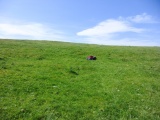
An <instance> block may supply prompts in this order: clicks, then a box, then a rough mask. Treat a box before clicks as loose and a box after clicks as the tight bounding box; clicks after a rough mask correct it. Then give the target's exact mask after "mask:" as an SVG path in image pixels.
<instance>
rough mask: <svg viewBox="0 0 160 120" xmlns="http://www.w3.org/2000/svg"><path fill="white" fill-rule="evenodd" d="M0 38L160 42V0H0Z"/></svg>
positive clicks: (105, 43) (81, 41)
mask: <svg viewBox="0 0 160 120" xmlns="http://www.w3.org/2000/svg"><path fill="white" fill-rule="evenodd" d="M0 38H12V39H31V40H52V41H64V42H75V43H89V44H101V45H127V46H128V45H129V46H160V0H0Z"/></svg>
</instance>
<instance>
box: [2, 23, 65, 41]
mask: <svg viewBox="0 0 160 120" xmlns="http://www.w3.org/2000/svg"><path fill="white" fill-rule="evenodd" d="M0 38H11V39H35V40H36V39H38V40H57V41H58V40H64V38H65V37H64V33H63V32H61V31H58V30H55V29H53V28H51V27H48V26H47V25H44V24H41V23H4V22H2V23H0Z"/></svg>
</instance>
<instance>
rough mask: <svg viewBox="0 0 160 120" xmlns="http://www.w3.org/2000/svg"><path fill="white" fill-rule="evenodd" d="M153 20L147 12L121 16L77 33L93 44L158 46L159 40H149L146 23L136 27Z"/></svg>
mask: <svg viewBox="0 0 160 120" xmlns="http://www.w3.org/2000/svg"><path fill="white" fill-rule="evenodd" d="M153 22H154V20H153V18H152V16H150V15H148V14H146V13H143V14H141V15H136V16H131V17H126V18H123V17H119V18H118V19H108V20H105V21H102V22H100V23H99V24H97V25H96V26H94V27H91V28H88V29H85V30H82V31H80V32H78V33H77V35H78V36H83V37H82V38H83V39H84V41H86V43H92V44H105V45H130V46H132V45H133V46H149V45H151V46H156V45H157V40H155V41H156V42H154V41H153V39H152V40H150V41H149V40H147V39H148V38H147V37H146V35H148V31H149V30H148V29H146V28H145V25H144V26H143V25H141V28H140V27H135V26H137V25H139V24H140V23H145V24H151V23H153ZM136 24H137V25H136ZM154 39H155V38H154ZM158 44H159V43H158Z"/></svg>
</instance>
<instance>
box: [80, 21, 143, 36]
mask: <svg viewBox="0 0 160 120" xmlns="http://www.w3.org/2000/svg"><path fill="white" fill-rule="evenodd" d="M142 31H143V29H140V28H135V27H132V26H131V25H130V24H129V23H128V22H126V21H121V20H114V19H109V20H106V21H103V22H101V23H99V24H98V25H96V26H95V27H92V28H89V29H86V30H83V31H81V32H78V33H77V35H79V36H106V35H108V34H111V33H117V32H136V33H140V32H142Z"/></svg>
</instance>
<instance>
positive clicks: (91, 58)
mask: <svg viewBox="0 0 160 120" xmlns="http://www.w3.org/2000/svg"><path fill="white" fill-rule="evenodd" d="M96 59H97V58H96V57H95V56H92V55H91V56H88V57H87V60H96Z"/></svg>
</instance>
